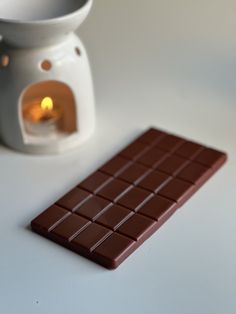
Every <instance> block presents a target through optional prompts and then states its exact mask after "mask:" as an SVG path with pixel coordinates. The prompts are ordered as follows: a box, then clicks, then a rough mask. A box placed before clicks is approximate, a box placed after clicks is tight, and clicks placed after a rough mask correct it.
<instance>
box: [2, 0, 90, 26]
mask: <svg viewBox="0 0 236 314" xmlns="http://www.w3.org/2000/svg"><path fill="white" fill-rule="evenodd" d="M92 3H93V0H84V4H82V6H80V7H79V8H78V9H76V10H74V11H72V12H70V13H66V14H61V15H58V16H55V17H52V18H45V19H43V18H42V19H32V20H30V19H28V20H27V19H20V18H4V17H0V23H4V24H16V25H17V24H20V25H26V26H27V25H28V26H30V25H38V26H41V25H50V24H55V22H65V20H67V19H70V18H73V17H75V16H76V15H79V14H85V12H84V11H88V12H89V10H90V8H91V6H92ZM85 15H87V14H85Z"/></svg>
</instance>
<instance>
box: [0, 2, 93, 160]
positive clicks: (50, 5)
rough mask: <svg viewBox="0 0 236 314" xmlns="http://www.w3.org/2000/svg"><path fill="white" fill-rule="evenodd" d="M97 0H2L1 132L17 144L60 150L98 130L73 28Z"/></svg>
mask: <svg viewBox="0 0 236 314" xmlns="http://www.w3.org/2000/svg"><path fill="white" fill-rule="evenodd" d="M91 6H92V0H50V1H49V0H22V1H19V0H0V35H1V36H2V41H1V43H0V137H1V140H2V141H3V142H4V143H5V144H6V145H8V146H9V147H12V148H14V149H17V150H20V151H23V152H27V153H35V154H48V153H60V152H63V151H65V150H67V149H70V148H72V147H75V146H77V145H80V144H81V143H82V142H84V141H85V140H86V139H87V138H88V137H89V136H90V135H91V134H92V132H93V130H94V125H95V109H94V96H93V86H92V79H91V73H90V67H89V62H88V58H87V54H86V51H85V48H84V46H83V44H82V43H81V41H80V40H79V38H78V37H77V36H76V35H75V33H74V31H75V30H76V29H77V27H78V26H79V25H80V24H81V23H82V22H83V21H84V19H85V18H86V16H87V15H88V13H89V11H90V8H91Z"/></svg>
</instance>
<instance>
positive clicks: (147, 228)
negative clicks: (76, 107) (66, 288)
mask: <svg viewBox="0 0 236 314" xmlns="http://www.w3.org/2000/svg"><path fill="white" fill-rule="evenodd" d="M226 159H227V156H226V154H225V153H223V152H219V151H217V150H215V149H212V148H208V147H206V146H203V145H201V144H198V143H195V142H192V141H189V140H186V139H185V138H182V137H179V136H175V135H173V134H168V133H166V132H164V131H161V130H157V129H154V128H151V129H149V130H147V131H146V132H144V133H143V134H142V135H141V136H139V137H138V138H137V139H135V140H134V141H133V142H132V143H131V144H129V145H128V146H127V147H125V148H124V149H123V150H122V151H121V152H120V153H118V154H117V155H116V156H114V157H113V158H112V159H110V160H109V161H108V162H106V163H105V164H104V165H102V166H101V167H100V168H99V169H98V170H96V171H95V172H94V173H93V174H91V175H90V176H88V177H87V178H86V179H85V180H83V182H81V183H80V184H79V185H78V186H76V187H75V188H74V189H72V190H71V191H69V192H68V193H67V194H66V195H64V196H63V197H62V198H60V199H59V200H58V201H56V202H55V204H53V205H52V206H50V207H49V208H48V209H46V210H45V211H44V212H43V213H41V214H40V215H39V216H38V217H36V218H35V219H34V220H33V221H32V222H31V226H32V229H33V230H34V231H35V232H37V233H39V234H41V235H43V236H45V237H47V238H49V239H51V240H53V241H54V242H57V243H59V244H61V245H63V246H65V247H67V248H69V249H71V250H72V251H74V252H77V253H79V254H81V255H82V256H85V257H87V258H89V259H90V260H93V261H95V262H97V263H99V264H101V265H103V266H104V267H107V268H109V269H112V268H116V267H117V266H119V265H120V263H122V262H123V261H124V260H125V259H126V258H127V257H128V256H129V255H130V254H131V253H132V252H133V251H134V250H136V249H137V248H138V247H139V246H140V245H141V244H142V243H143V242H144V241H145V240H146V239H147V238H149V237H150V236H151V235H152V234H153V233H154V232H155V231H156V230H157V229H158V228H159V227H160V226H161V225H162V224H163V223H164V222H165V221H166V220H167V219H168V218H169V217H170V216H171V215H172V214H173V213H174V212H175V211H176V209H177V208H179V207H180V206H181V205H182V204H183V203H185V202H186V201H187V200H188V199H189V198H190V197H191V196H192V195H193V194H194V193H195V192H196V191H197V190H198V189H199V188H200V187H201V186H202V185H203V184H204V183H205V181H206V180H207V179H209V178H210V177H211V176H212V175H213V174H214V173H215V172H216V171H217V170H218V169H219V168H220V167H221V166H222V165H223V163H224V162H225V161H226Z"/></svg>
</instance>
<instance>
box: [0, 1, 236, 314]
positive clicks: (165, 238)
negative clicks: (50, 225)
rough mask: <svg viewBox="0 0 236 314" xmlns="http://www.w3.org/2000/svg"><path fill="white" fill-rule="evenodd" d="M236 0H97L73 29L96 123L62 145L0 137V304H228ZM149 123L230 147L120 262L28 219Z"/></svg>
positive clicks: (4, 311)
mask: <svg viewBox="0 0 236 314" xmlns="http://www.w3.org/2000/svg"><path fill="white" fill-rule="evenodd" d="M235 14H236V4H235V2H233V1H230V0H218V1H215V0H214V1H213V0H209V1H194V0H189V1H184V0H178V1H175V0H158V1H157V0H147V1H143V0H129V1H124V0H121V1H116V0H109V1H107V0H95V4H94V8H93V11H92V13H91V15H90V16H89V18H88V20H87V21H86V23H85V24H84V25H83V26H82V27H81V30H80V35H81V38H82V39H83V41H84V42H85V44H86V47H87V49H88V52H89V55H90V59H91V63H92V67H93V74H94V82H95V89H96V102H97V129H96V133H95V134H94V136H93V137H92V138H91V140H90V141H88V142H87V144H85V145H84V146H83V147H81V148H78V149H77V150H74V151H71V152H69V153H67V154H65V155H61V156H47V157H39V156H27V155H24V154H20V153H17V152H14V151H12V150H9V149H7V148H5V147H3V146H0V215H1V217H0V313H1V314H19V313H20V314H21V313H22V314H23V313H24V314H28V313H30V314H36V313H45V314H49V313H53V314H54V313H55V314H65V313H68V314H72V313H80V314H106V313H114V314H126V313H127V314H144V313H145V314H157V313H160V314H235V313H236V301H235V297H236V250H235V240H236V205H235V194H236V88H235V87H236V35H235V29H236V19H235ZM150 125H154V126H157V127H161V128H164V129H166V130H169V131H172V132H175V133H177V134H180V135H185V136H188V137H189V138H192V139H194V140H197V141H201V142H203V143H205V144H207V145H212V146H215V147H217V148H219V149H223V150H225V151H227V152H228V154H229V161H228V162H227V164H226V165H225V166H224V167H223V168H222V169H221V170H220V171H219V172H218V173H217V174H216V175H215V176H214V177H213V178H212V179H211V180H210V181H209V182H207V184H205V186H204V187H203V188H202V189H201V190H199V192H198V193H197V194H196V195H195V196H193V197H192V199H191V200H189V201H188V202H187V203H186V204H185V205H184V206H183V207H182V208H181V209H180V210H179V211H178V212H177V213H176V214H175V215H174V216H173V217H172V218H171V219H170V220H169V221H168V222H167V223H166V224H165V225H164V226H163V227H162V228H161V229H160V230H159V231H158V232H157V233H156V234H155V235H153V236H152V237H151V238H150V239H149V240H147V241H146V242H145V244H144V245H142V247H141V248H140V249H138V250H137V251H136V252H135V253H134V254H133V255H132V256H131V257H130V258H128V259H127V260H126V261H125V262H124V263H123V264H122V265H121V266H120V267H119V268H118V269H117V270H115V271H108V270H106V269H104V268H102V267H100V266H98V265H96V264H94V263H92V262H90V261H88V260H86V259H85V258H82V257H80V256H78V255H76V254H74V253H72V252H70V251H69V250H66V249H64V248H62V247H60V246H59V245H56V244H54V243H53V242H50V241H48V240H46V239H44V238H43V237H40V236H38V235H36V234H34V233H33V232H31V231H30V230H29V227H28V225H29V222H30V221H31V219H32V218H34V217H35V216H36V215H37V214H39V213H40V212H41V211H42V210H43V209H44V208H46V207H47V206H48V205H49V204H51V203H52V202H54V201H55V200H56V199H57V198H58V197H59V196H61V195H62V194H64V192H65V191H66V190H69V189H70V188H71V187H73V185H75V183H77V182H78V181H80V180H81V179H83V178H84V177H86V176H87V175H88V174H89V173H90V172H92V171H93V170H94V169H96V167H98V166H99V165H101V164H102V163H103V162H104V161H106V160H107V159H108V157H111V156H112V155H113V154H114V153H116V152H117V151H118V150H119V149H120V148H121V147H123V146H124V145H125V144H127V143H128V142H129V141H130V140H131V139H133V138H134V137H135V136H137V135H138V134H139V133H140V132H141V131H142V130H143V129H145V128H147V127H148V126H150Z"/></svg>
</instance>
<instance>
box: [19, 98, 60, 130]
mask: <svg viewBox="0 0 236 314" xmlns="http://www.w3.org/2000/svg"><path fill="white" fill-rule="evenodd" d="M23 116H24V120H25V125H26V129H27V131H28V132H29V133H31V134H34V135H35V134H37V135H45V134H50V133H52V132H55V131H57V130H58V129H59V128H60V123H61V119H62V111H61V108H60V107H59V106H58V105H57V104H56V103H55V104H54V102H53V99H52V98H50V97H45V98H43V99H42V100H39V99H36V100H34V101H32V102H31V103H29V104H27V105H26V106H25V108H24V110H23Z"/></svg>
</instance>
